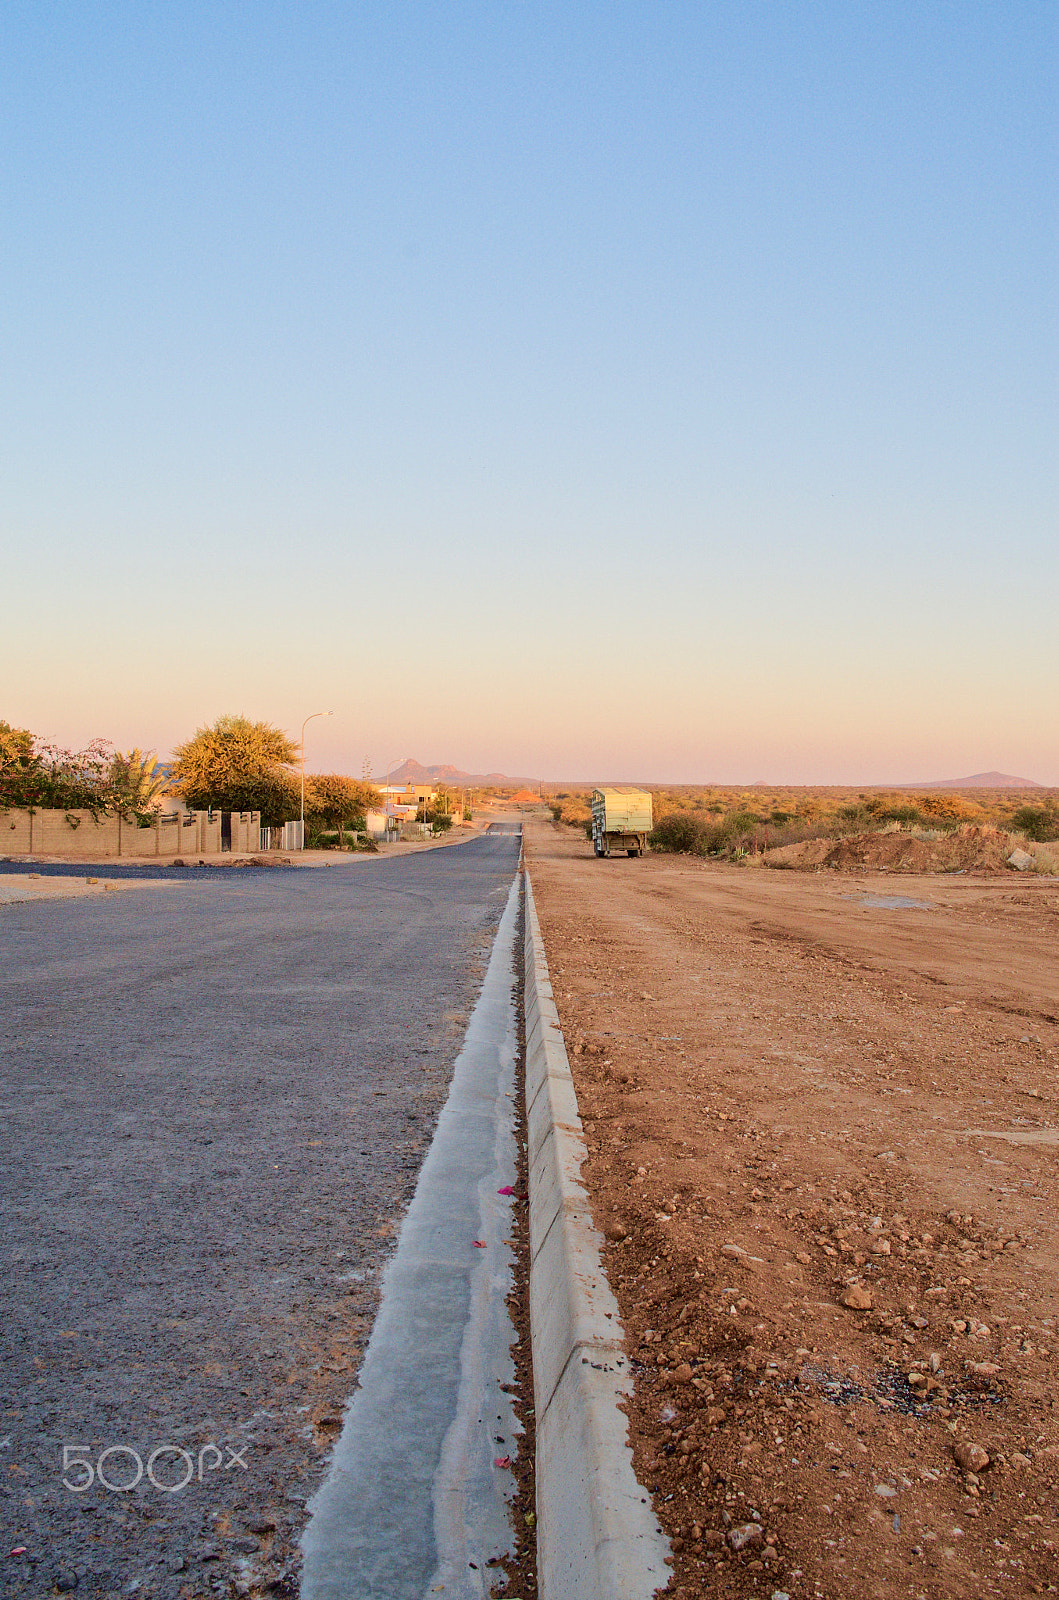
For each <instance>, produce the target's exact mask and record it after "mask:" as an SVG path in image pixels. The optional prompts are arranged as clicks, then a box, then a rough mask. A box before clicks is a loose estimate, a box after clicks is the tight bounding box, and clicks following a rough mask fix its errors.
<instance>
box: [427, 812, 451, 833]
mask: <svg viewBox="0 0 1059 1600" xmlns="http://www.w3.org/2000/svg"><path fill="white" fill-rule="evenodd" d="M451 827H452V818H451V817H446V816H443V815H442V816H436V817H435V818H434V820H433V822H432V823H431V824H430V828H431V832H432V833H448V831H449V829H450V828H451Z"/></svg>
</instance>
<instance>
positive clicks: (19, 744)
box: [0, 722, 43, 806]
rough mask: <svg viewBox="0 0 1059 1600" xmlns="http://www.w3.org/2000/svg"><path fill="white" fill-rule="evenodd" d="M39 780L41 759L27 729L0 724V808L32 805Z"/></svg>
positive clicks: (37, 791) (38, 790)
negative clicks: (2, 806)
mask: <svg viewBox="0 0 1059 1600" xmlns="http://www.w3.org/2000/svg"><path fill="white" fill-rule="evenodd" d="M42 778H43V769H42V764H41V759H40V756H39V755H38V754H37V751H36V749H35V740H34V738H33V735H32V734H31V733H30V731H29V729H28V728H13V727H12V726H11V724H10V723H9V722H0V805H4V806H27V805H33V804H35V803H36V801H37V798H38V795H39V792H40V787H41V782H42Z"/></svg>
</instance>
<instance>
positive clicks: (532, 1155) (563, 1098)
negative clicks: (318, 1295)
mask: <svg viewBox="0 0 1059 1600" xmlns="http://www.w3.org/2000/svg"><path fill="white" fill-rule="evenodd" d="M525 885H526V1123H527V1141H528V1147H529V1148H528V1171H529V1210H530V1216H529V1231H530V1324H531V1329H532V1344H533V1391H534V1404H535V1407H536V1418H537V1573H538V1583H539V1592H540V1597H541V1600H648V1597H649V1596H651V1595H653V1594H655V1593H656V1591H657V1590H658V1589H659V1588H661V1587H662V1586H663V1585H664V1584H665V1583H666V1581H667V1580H668V1578H669V1568H668V1567H667V1566H666V1565H665V1557H666V1555H668V1553H669V1544H668V1541H667V1540H666V1539H665V1537H664V1535H663V1534H662V1532H661V1530H660V1529H659V1527H658V1523H657V1522H656V1520H655V1516H654V1513H653V1511H652V1510H651V1506H650V1502H649V1500H648V1497H647V1494H646V1492H645V1491H644V1490H643V1489H642V1488H641V1486H640V1484H639V1483H637V1481H636V1478H635V1476H634V1474H633V1470H632V1452H631V1450H630V1449H629V1445H628V1442H627V1433H628V1423H627V1420H626V1417H625V1415H624V1413H623V1412H622V1411H621V1410H619V1402H620V1401H621V1400H622V1399H623V1398H624V1397H625V1396H627V1395H628V1394H630V1393H631V1391H632V1378H631V1374H630V1371H629V1362H628V1357H627V1356H626V1354H625V1344H624V1340H623V1338H622V1329H621V1320H620V1317H619V1315H618V1305H617V1301H616V1300H615V1299H614V1296H613V1294H612V1292H611V1288H610V1285H609V1284H608V1282H607V1278H606V1274H605V1272H604V1270H603V1264H602V1260H601V1256H600V1249H601V1245H602V1239H601V1238H600V1235H599V1233H598V1232H597V1231H596V1229H595V1228H594V1227H593V1225H592V1212H591V1208H590V1206H589V1201H588V1196H587V1194H586V1193H585V1190H584V1187H583V1185H582V1183H581V1179H580V1171H581V1163H582V1161H583V1160H584V1157H585V1141H584V1133H583V1131H582V1128H581V1119H580V1117H579V1115H578V1110H577V1097H576V1095H575V1093H574V1084H573V1079H572V1077H571V1075H570V1063H569V1061H568V1059H567V1055H566V1046H565V1044H564V1043H563V1035H562V1030H561V1029H560V1027H559V1016H558V1012H557V1011H556V1009H555V1002H554V1000H553V998H552V987H551V981H550V979H549V977H548V966H547V962H546V960H545V957H544V943H543V940H542V938H541V931H540V924H539V922H538V921H537V912H536V909H535V907H534V903H533V889H532V886H531V884H530V878H529V873H528V871H527V872H526V873H525Z"/></svg>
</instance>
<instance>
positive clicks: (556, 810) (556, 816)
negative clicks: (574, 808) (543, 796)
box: [548, 800, 563, 822]
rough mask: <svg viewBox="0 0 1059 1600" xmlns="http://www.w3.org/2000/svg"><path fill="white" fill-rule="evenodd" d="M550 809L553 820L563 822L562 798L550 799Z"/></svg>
mask: <svg viewBox="0 0 1059 1600" xmlns="http://www.w3.org/2000/svg"><path fill="white" fill-rule="evenodd" d="M548 810H549V811H550V812H551V814H552V821H553V822H562V820H563V805H562V801H561V800H550V801H549V802H548Z"/></svg>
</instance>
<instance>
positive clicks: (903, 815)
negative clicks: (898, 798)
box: [879, 806, 923, 827]
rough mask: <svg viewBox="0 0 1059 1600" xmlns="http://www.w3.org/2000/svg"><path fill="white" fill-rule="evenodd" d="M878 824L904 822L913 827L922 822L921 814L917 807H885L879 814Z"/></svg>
mask: <svg viewBox="0 0 1059 1600" xmlns="http://www.w3.org/2000/svg"><path fill="white" fill-rule="evenodd" d="M879 820H880V822H904V823H908V824H909V826H911V827H914V826H915V824H916V823H917V822H922V821H923V813H922V811H920V809H919V807H918V806H887V807H886V809H885V810H884V811H880V812H879Z"/></svg>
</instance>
